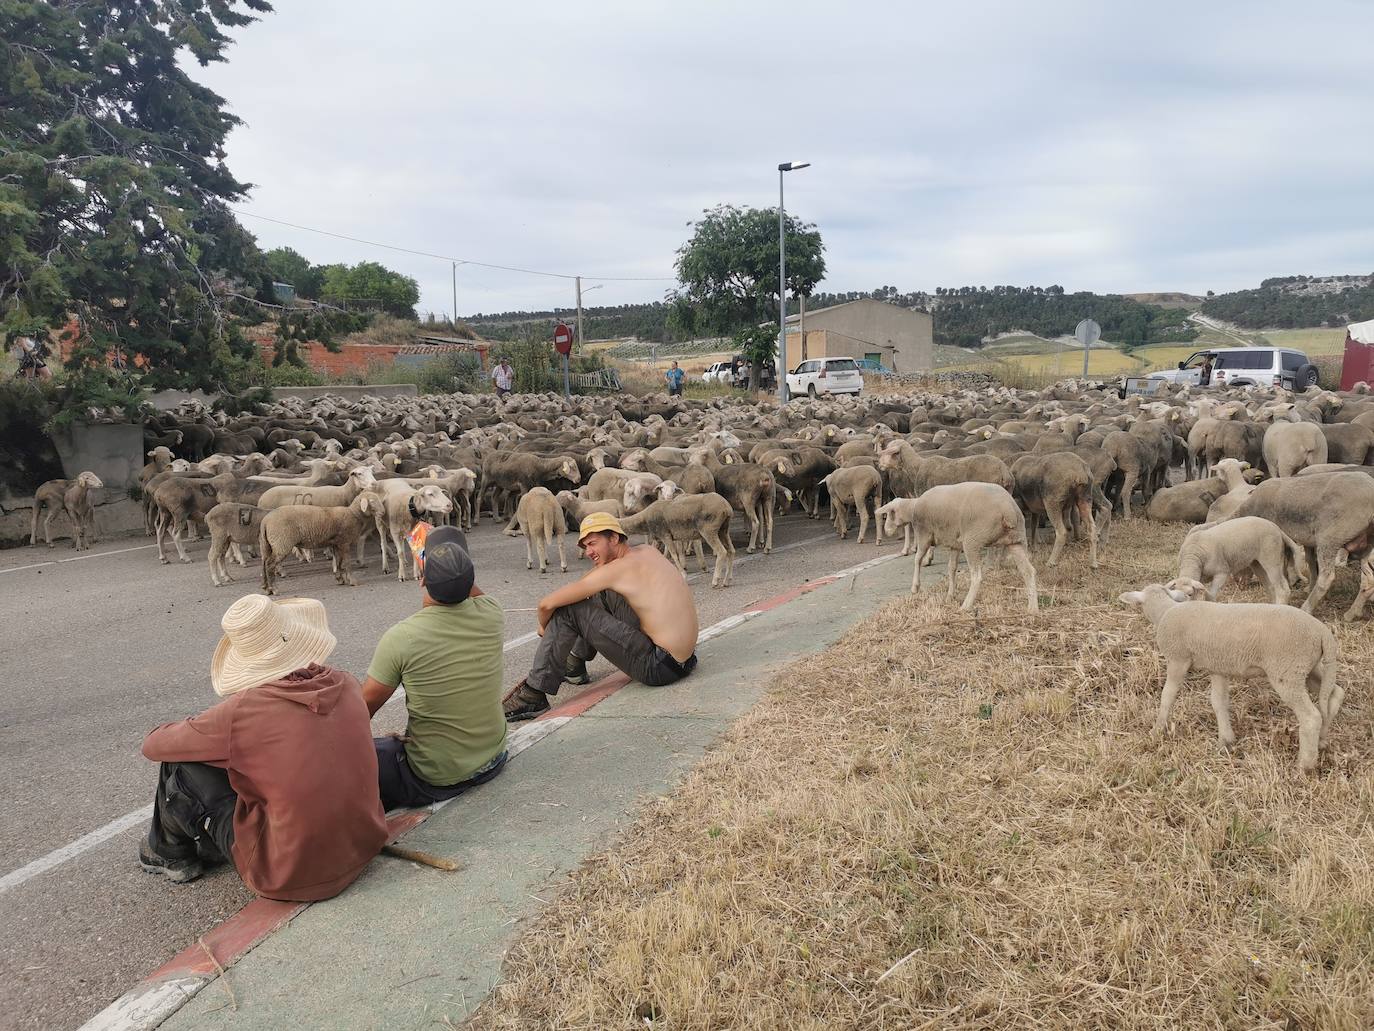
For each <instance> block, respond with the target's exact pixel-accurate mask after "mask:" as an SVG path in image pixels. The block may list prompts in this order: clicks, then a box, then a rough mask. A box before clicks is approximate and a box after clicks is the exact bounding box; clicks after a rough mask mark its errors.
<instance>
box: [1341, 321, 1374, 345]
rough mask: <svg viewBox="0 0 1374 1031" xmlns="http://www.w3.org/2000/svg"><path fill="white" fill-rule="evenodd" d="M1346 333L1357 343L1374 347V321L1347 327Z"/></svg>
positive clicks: (1352, 324) (1355, 323) (1354, 323)
mask: <svg viewBox="0 0 1374 1031" xmlns="http://www.w3.org/2000/svg"><path fill="white" fill-rule="evenodd" d="M1345 331H1346V333H1347V334H1348V335H1349V337H1350V339H1351V340H1353V341H1355V343H1357V344H1370V345H1372V346H1374V319H1370V320H1369V321H1368V322H1353V323H1351V324H1350V325H1349V326H1346V327H1345Z"/></svg>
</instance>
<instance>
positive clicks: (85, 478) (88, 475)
mask: <svg viewBox="0 0 1374 1031" xmlns="http://www.w3.org/2000/svg"><path fill="white" fill-rule="evenodd" d="M76 485H77V486H78V487H103V486H105V484H104V482H103V481H102V480H101V479H100V477H99V476H97V475H96V474H95V473H93V472H91V471H90V470H89V469H88V470H86V471H85V472H83V473H82V474H81V475H80V476H78V477H77V478H76Z"/></svg>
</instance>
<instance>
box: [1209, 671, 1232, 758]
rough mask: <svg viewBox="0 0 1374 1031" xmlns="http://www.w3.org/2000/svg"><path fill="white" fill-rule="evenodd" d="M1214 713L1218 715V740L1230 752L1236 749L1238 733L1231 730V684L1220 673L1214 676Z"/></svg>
mask: <svg viewBox="0 0 1374 1031" xmlns="http://www.w3.org/2000/svg"><path fill="white" fill-rule="evenodd" d="M1212 711H1213V712H1215V713H1216V714H1217V740H1218V741H1220V742H1221V747H1222V748H1224V749H1226V750H1227V751H1228V752H1229V751H1230V750H1231V749H1233V748H1235V747H1236V732H1235V731H1234V730H1232V729H1231V683H1230V681H1229V680H1227V679H1226V678H1225V677H1224V676H1222V675H1221V674H1219V673H1213V674H1212Z"/></svg>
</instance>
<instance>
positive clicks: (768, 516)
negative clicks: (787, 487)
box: [763, 505, 773, 555]
mask: <svg viewBox="0 0 1374 1031" xmlns="http://www.w3.org/2000/svg"><path fill="white" fill-rule="evenodd" d="M763 519H764V522H765V523H766V524H767V528H768V543H767V544H765V545H764V546H763V553H764V554H765V555H771V554H772V553H773V506H772V505H769V506H768V509H767V511H765V512H764V513H763Z"/></svg>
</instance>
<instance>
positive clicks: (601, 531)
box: [502, 512, 699, 722]
mask: <svg viewBox="0 0 1374 1031" xmlns="http://www.w3.org/2000/svg"><path fill="white" fill-rule="evenodd" d="M577 543H578V545H579V546H580V547H581V548H582V549H583V550H584V551H585V552H586V553H587V557H588V558H590V559H591V560H592V565H593V566H594V567H595V568H593V569H592V571H591V572H590V573H588V574H587V575H586V576H584V577H582V579H580V580H578V581H577V582H575V583H571V584H568V585H567V586H566V587H560V588H559V589H558V590H556V591H554V592H553V593H552V594H548V595H545V597H544V598H543V599H542V600H541V601H540V602H539V634H540V636H541V637H543V640H542V641H541V642H540V643H539V650H538V651H537V652H536V653H535V656H534V668H533V669H531V670H530V672H529V675H528V676H527V677H525V679H524V680H521V681H520V683H518V684H516V685H515V687H514V688H512V689H511V691H510V692H509V693H508V694H507V695H506V697H505V699H504V700H503V702H502V706H503V708H504V710H505V713H506V719H508V720H510V721H512V722H515V721H517V720H528V719H532V718H534V717H535V716H538V715H539V714H540V713H542V712H544V711H545V710H547V709H548V708H549V695H551V694H554V693H555V692H557V691H558V688H559V685H560V684H562V683H563V681H565V680H567V681H570V682H572V683H578V684H585V683H586V682H587V679H588V678H587V662H588V661H589V660H590V659H593V658H595V657H596V655H597V653H598V652H599V653H600V654H602V655H604V656H605V657H606V658H607V659H609V660H610V662H611V663H612V664H613V665H614V666H615V667H616V668H617V669H620V670H622V671H623V672H625V673H627V674H629V675H630V676H631V677H633V678H634V679H635V680H638V681H639V682H640V683H641V684H647V685H649V686H650V687H661V686H664V685H667V684H672V683H675V682H677V681H678V680H681V679H682V678H683V677H685V676H687V674H689V673H691V672H692V670H693V669H695V668H696V664H697V657H696V646H697V633H698V629H699V628H698V624H697V608H696V602H695V601H694V600H693V598H692V589H691V588H690V587H688V586H687V581H686V580H685V579H684V578H683V576H682V573H681V572H680V571H679V570H678V568H677V566H675V565H673V564H672V563H671V562H669V561H668V560H667V559H666V558H664V557H663V555H662V554H661V553H660V552H659V550H658V549H657V548H652V547H650V546H648V545H640V546H639V547H631V546H630V541H629V538H628V537H627V536H626V534H625V531H624V529H622V527H621V525H620V521H619V520H618V519H616V518H615V517H614V516H612V515H610V514H608V513H605V512H593V513H592V514H591V515H589V516H587V518H586V519H584V520H582V525H581V527H579V529H578V541H577Z"/></svg>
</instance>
